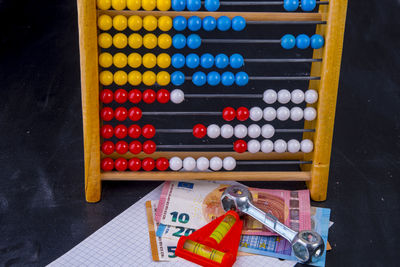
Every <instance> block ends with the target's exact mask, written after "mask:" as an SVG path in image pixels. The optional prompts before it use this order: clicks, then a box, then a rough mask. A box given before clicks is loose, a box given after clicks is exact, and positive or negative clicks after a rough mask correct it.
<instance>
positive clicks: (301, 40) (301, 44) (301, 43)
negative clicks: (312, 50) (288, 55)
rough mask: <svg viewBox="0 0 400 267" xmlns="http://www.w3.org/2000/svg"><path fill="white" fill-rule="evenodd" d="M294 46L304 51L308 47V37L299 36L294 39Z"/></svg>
mask: <svg viewBox="0 0 400 267" xmlns="http://www.w3.org/2000/svg"><path fill="white" fill-rule="evenodd" d="M296 46H297V48H299V49H306V48H308V47H309V46H310V37H308V36H307V35H305V34H300V35H298V36H297V37H296Z"/></svg>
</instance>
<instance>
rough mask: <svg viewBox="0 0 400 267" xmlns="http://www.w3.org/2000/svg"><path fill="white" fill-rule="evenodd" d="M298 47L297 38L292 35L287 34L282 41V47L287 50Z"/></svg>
mask: <svg viewBox="0 0 400 267" xmlns="http://www.w3.org/2000/svg"><path fill="white" fill-rule="evenodd" d="M295 45H296V38H295V37H294V36H293V35H291V34H286V35H284V36H283V37H282V39H281V46H282V47H283V48H285V49H292V48H294V47H295Z"/></svg>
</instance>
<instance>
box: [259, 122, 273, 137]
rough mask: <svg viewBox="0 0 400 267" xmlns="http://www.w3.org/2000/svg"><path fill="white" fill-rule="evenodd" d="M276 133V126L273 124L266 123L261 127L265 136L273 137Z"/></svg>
mask: <svg viewBox="0 0 400 267" xmlns="http://www.w3.org/2000/svg"><path fill="white" fill-rule="evenodd" d="M274 134H275V128H274V126H272V125H271V124H265V125H263V127H262V128H261V135H262V136H263V137H264V138H271V137H272V136H274Z"/></svg>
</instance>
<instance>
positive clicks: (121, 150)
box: [115, 141, 129, 155]
mask: <svg viewBox="0 0 400 267" xmlns="http://www.w3.org/2000/svg"><path fill="white" fill-rule="evenodd" d="M128 150H129V146H128V143H127V142H125V141H118V142H117V143H116V144H115V151H116V152H117V153H118V154H120V155H123V154H125V153H127V152H128Z"/></svg>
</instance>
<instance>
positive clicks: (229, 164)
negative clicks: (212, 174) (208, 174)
mask: <svg viewBox="0 0 400 267" xmlns="http://www.w3.org/2000/svg"><path fill="white" fill-rule="evenodd" d="M222 165H223V166H224V169H225V170H227V171H231V170H233V169H235V167H236V160H235V159H234V158H232V157H226V158H224V161H223V163H222Z"/></svg>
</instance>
